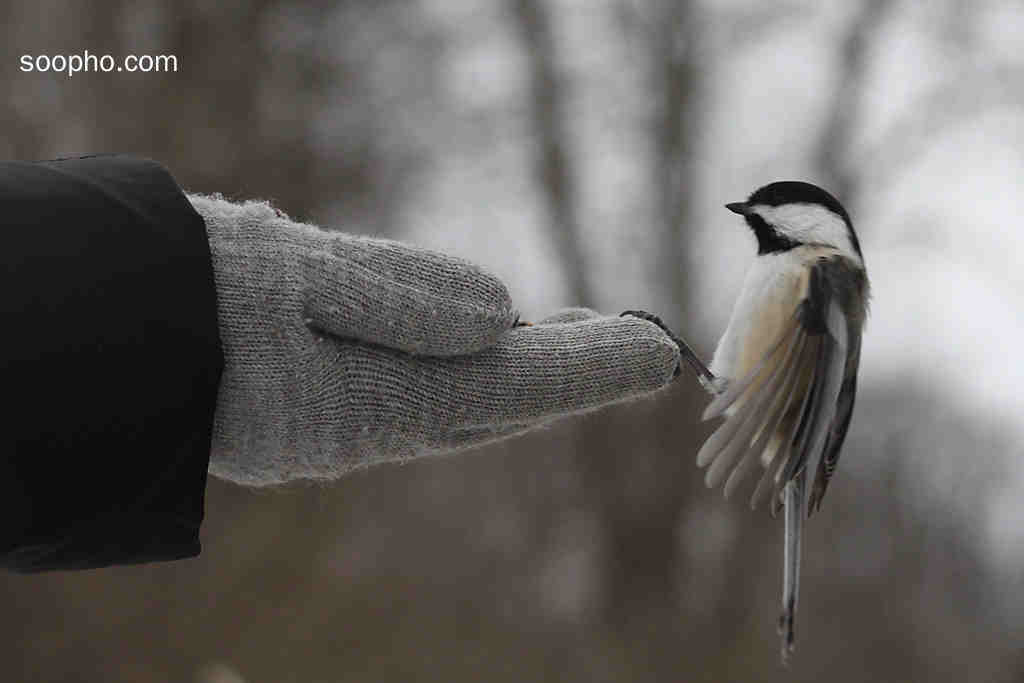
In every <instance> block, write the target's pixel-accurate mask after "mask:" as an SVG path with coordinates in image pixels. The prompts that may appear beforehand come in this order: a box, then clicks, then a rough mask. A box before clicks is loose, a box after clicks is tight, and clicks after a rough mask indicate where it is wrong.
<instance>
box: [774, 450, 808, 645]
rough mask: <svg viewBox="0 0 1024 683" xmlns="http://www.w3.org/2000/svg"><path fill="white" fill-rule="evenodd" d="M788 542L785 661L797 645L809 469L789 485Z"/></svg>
mask: <svg viewBox="0 0 1024 683" xmlns="http://www.w3.org/2000/svg"><path fill="white" fill-rule="evenodd" d="M783 496H784V497H785V507H786V512H785V529H786V530H785V545H784V547H783V566H782V582H783V585H782V614H781V615H780V616H779V635H780V636H781V637H782V661H783V663H785V662H786V661H787V659H788V657H789V655H790V654H791V653H792V652H793V648H794V645H795V634H794V620H795V618H796V603H797V598H798V597H799V593H800V540H801V535H802V534H803V522H804V503H805V501H806V499H807V470H806V469H804V470H803V471H801V472H800V473H799V474H797V476H795V477H793V479H792V480H790V481H789V483H787V484H786V486H785V488H784V490H783Z"/></svg>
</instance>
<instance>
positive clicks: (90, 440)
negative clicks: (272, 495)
mask: <svg viewBox="0 0 1024 683" xmlns="http://www.w3.org/2000/svg"><path fill="white" fill-rule="evenodd" d="M0 321H2V322H0V392H2V396H3V401H2V405H0V566H4V567H6V568H8V569H13V570H16V571H25V572H31V571H43V570H51V569H86V568H93V567H103V566H107V565H113V564H134V563H140V562H152V561H157V560H173V559H179V558H183V557H192V556H195V555H198V554H199V550H200V545H199V524H200V522H201V521H202V518H203V493H204V490H205V486H206V469H207V465H208V461H209V457H210V431H211V427H212V423H213V411H214V407H215V405H216V397H217V387H218V382H219V380H220V373H221V370H222V368H223V354H222V351H221V344H220V338H219V335H218V328H217V311H216V290H215V287H214V279H213V268H212V265H211V261H210V252H209V244H208V243H207V238H206V226H205V225H204V223H203V219H202V218H201V217H200V216H199V214H197V213H196V212H195V210H194V209H193V208H192V205H191V204H190V203H189V201H188V199H187V198H186V197H185V196H184V194H183V193H182V191H181V190H180V189H179V188H178V186H177V184H176V183H175V182H174V179H173V178H172V177H171V175H170V174H169V173H168V172H167V170H166V169H164V168H163V167H162V166H160V165H159V164H157V163H155V162H153V161H149V160H145V159H139V158H134V157H127V156H91V157H84V158H76V159H61V160H55V161H44V162H36V163H28V162H0Z"/></svg>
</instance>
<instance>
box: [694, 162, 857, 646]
mask: <svg viewBox="0 0 1024 683" xmlns="http://www.w3.org/2000/svg"><path fill="white" fill-rule="evenodd" d="M725 207H726V208H727V209H728V210H729V211H732V212H733V213H736V214H739V215H740V216H741V217H742V218H743V220H744V221H745V223H746V225H747V226H748V227H749V228H750V230H751V231H752V232H753V235H754V237H755V238H756V241H757V255H756V257H755V258H754V261H753V264H752V265H751V267H750V268H749V270H748V271H747V274H746V277H745V280H744V282H743V286H742V289H741V291H740V294H739V296H738V298H737V300H736V302H735V305H734V308H733V310H732V315H731V317H730V319H729V322H728V325H727V326H726V329H725V332H724V333H723V335H722V337H721V338H720V340H719V342H718V345H717V347H716V348H715V352H714V356H713V358H712V361H711V366H710V367H706V366H704V365H703V363H702V362H700V361H699V359H698V358H697V357H696V355H695V354H694V353H693V352H692V351H690V350H689V349H684V356H685V357H686V359H687V360H689V361H690V363H691V365H693V366H694V368H695V369H697V372H698V376H699V378H700V380H701V383H702V384H703V385H704V387H705V388H706V389H707V390H708V391H709V392H710V393H711V394H712V396H713V399H712V401H711V403H710V404H709V405H708V406H707V408H706V410H705V411H704V413H703V419H704V420H710V419H715V418H724V421H723V422H722V423H721V424H720V425H718V427H717V428H716V429H715V431H714V432H713V433H712V434H711V436H709V437H708V439H707V440H706V441H705V442H704V444H703V446H702V447H701V448H700V451H699V452H698V454H697V465H698V466H699V467H706V468H707V472H706V476H705V481H706V484H707V485H708V487H716V486H718V485H720V484H722V483H723V482H724V493H725V496H726V497H727V498H728V497H729V496H730V495H731V494H733V493H734V492H735V490H736V489H737V488H738V487H739V486H740V484H741V483H742V482H743V481H744V480H746V479H747V478H748V475H750V474H752V473H754V472H758V471H760V479H759V481H758V483H757V484H756V486H755V487H754V491H753V495H752V496H751V499H750V503H751V507H752V508H756V507H757V506H758V505H759V504H760V503H762V502H764V501H766V500H769V501H770V503H771V507H770V512H771V514H772V516H773V517H775V516H776V515H777V514H778V512H779V511H780V510H782V509H784V550H783V591H782V611H781V615H780V617H779V626H778V628H779V635H780V637H781V646H782V661H783V663H785V662H786V661H787V660H788V657H789V656H790V655H791V654H792V653H793V651H794V646H795V629H794V620H795V614H796V606H797V597H798V593H799V586H800V553H801V536H802V532H803V520H804V519H805V517H810V516H811V515H812V514H813V513H814V512H816V511H817V510H819V509H820V507H821V503H822V499H823V498H824V496H825V492H826V490H827V489H828V485H829V482H830V480H831V479H832V475H833V474H834V473H835V471H836V465H837V464H838V462H839V455H840V452H841V450H842V446H843V441H844V440H845V438H846V433H847V430H848V429H849V426H850V419H851V417H852V415H853V405H854V399H855V396H856V393H857V370H858V367H859V365H860V349H861V335H862V331H863V328H864V324H865V320H866V318H867V313H868V300H869V296H870V286H869V283H868V278H867V271H866V269H865V266H864V256H863V254H862V252H861V248H860V242H859V241H858V239H857V233H856V232H855V231H854V228H853V222H852V220H851V218H850V214H849V213H848V212H847V211H846V209H845V208H844V207H843V205H842V204H841V203H840V202H839V200H837V199H836V198H835V197H834V196H832V195H831V194H830V193H829V192H827V191H826V190H824V189H822V188H820V187H818V186H817V185H814V184H811V183H807V182H802V181H781V182H773V183H770V184H768V185H765V186H763V187H761V188H759V189H757V190H756V191H755V192H754V193H753V194H751V195H750V196H749V197H748V198H747V200H746V201H742V202H734V203H731V204H726V205H725Z"/></svg>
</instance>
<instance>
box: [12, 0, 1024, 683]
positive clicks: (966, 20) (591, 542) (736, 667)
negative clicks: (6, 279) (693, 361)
mask: <svg viewBox="0 0 1024 683" xmlns="http://www.w3.org/2000/svg"><path fill="white" fill-rule="evenodd" d="M0 36H2V40H0V92H2V93H3V94H4V95H5V101H6V102H7V103H8V106H7V107H5V108H3V109H2V110H0V126H2V127H0V130H3V131H4V133H5V134H4V135H3V136H0V157H3V158H14V159H39V158H51V157H56V156H70V155H74V154H79V153H87V152H105V151H119V152H134V153H138V154H143V155H148V156H151V157H153V158H156V159H159V160H161V161H163V162H164V163H165V164H166V165H167V166H168V167H169V168H170V169H171V170H172V171H173V172H174V174H175V175H176V177H177V178H178V179H179V181H180V182H181V183H182V184H183V185H184V186H185V187H186V188H188V189H191V190H195V191H202V192H215V191H219V192H223V193H224V194H226V195H228V196H231V197H238V198H247V197H265V198H269V199H272V200H273V201H275V203H276V204H277V205H278V206H279V207H280V208H281V209H283V210H285V211H286V212H288V213H290V214H292V215H294V216H296V217H300V218H303V219H307V220H311V221H314V222H317V223H319V224H321V225H324V226H326V227H330V228H335V229H339V230H344V231H348V232H353V233H365V234H373V235H380V236H387V237H393V238H396V239H404V240H408V241H411V242H415V243H418V244H421V245H425V246H430V247H433V248H436V249H439V250H442V251H445V252H449V253H453V254H458V255H461V256H464V257H466V258H469V259H472V260H474V261H476V262H478V263H480V264H483V265H485V266H486V267H488V268H490V269H491V270H493V271H495V272H497V273H499V274H500V275H501V276H502V277H503V278H504V280H505V281H506V282H507V283H508V285H509V287H510V289H511V291H512V293H513V297H514V299H515V300H516V302H517V304H518V305H519V307H520V309H521V310H522V312H523V314H524V318H526V319H536V318H540V317H543V316H545V315H547V314H548V313H550V312H552V311H553V310H555V309H557V308H560V307H563V306H570V305H581V304H584V305H589V306H592V307H594V308H597V309H599V310H602V311H604V312H607V313H611V314H615V313H618V312H619V311H621V310H624V309H627V308H643V309H647V310H652V311H656V312H658V313H660V314H661V315H662V316H663V317H664V318H665V320H666V321H667V322H668V323H669V324H670V325H671V326H672V327H673V328H674V329H675V330H677V331H679V332H680V333H681V334H682V335H683V336H684V337H686V338H687V339H688V340H689V341H691V343H693V344H694V345H695V346H696V347H697V348H698V349H699V350H701V351H702V352H703V353H704V354H705V355H710V352H711V350H712V349H713V346H714V342H715V340H716V338H717V335H718V334H719V333H720V332H721V330H722V329H723V328H724V324H725V321H726V319H727V316H728V314H729V311H730V307H731V305H732V301H733V299H734V297H735V296H736V293H737V291H738V289H739V286H740V283H741V281H742V273H743V270H744V269H745V268H746V266H747V265H748V264H749V263H750V261H751V259H752V256H753V253H754V240H753V237H752V236H751V235H750V234H749V231H747V230H746V229H745V228H744V227H743V225H742V224H741V223H740V222H739V221H738V220H737V219H736V217H735V216H734V215H732V214H730V213H728V212H727V211H725V210H724V209H723V208H722V204H724V203H726V202H728V201H737V200H740V199H743V198H745V197H746V195H747V194H749V193H750V192H751V191H752V190H753V189H755V188H756V187H758V186H760V185H763V184H765V183H767V182H770V181H773V180H780V179H805V180H810V181H813V182H816V183H818V184H821V185H823V186H825V187H827V188H829V189H831V190H833V192H834V193H835V194H837V195H838V196H839V197H840V198H841V199H842V200H843V202H844V203H845V205H846V206H847V208H848V209H849V210H850V212H851V213H852V215H853V219H854V223H855V225H856V227H857V229H858V232H859V235H860V238H861V243H862V247H863V250H864V255H865V260H866V262H867V266H868V271H869V275H870V277H871V281H872V285H873V291H874V300H873V303H872V308H871V318H870V320H869V324H868V327H867V331H866V336H865V341H864V354H863V358H862V364H861V385H860V386H861V389H860V395H859V399H858V407H857V411H856V413H855V416H854V422H853V426H852V428H851V431H850V436H849V438H848V441H847V446H846V448H845V451H844V456H843V460H842V462H841V465H840V471H839V475H838V476H837V478H836V480H835V482H834V484H833V486H832V488H831V489H830V495H829V498H828V499H827V500H826V503H825V506H824V508H823V510H822V512H821V513H820V514H819V515H817V516H816V517H815V518H814V520H813V521H812V523H811V524H810V525H809V538H808V539H807V541H806V543H805V551H804V552H805V580H804V593H803V595H802V602H801V605H800V613H799V617H798V623H797V627H798V651H797V656H796V658H795V660H794V662H793V664H792V666H791V667H790V669H789V670H783V669H782V668H780V666H779V664H778V648H777V640H776V636H775V632H774V631H775V629H774V620H775V617H776V611H777V606H776V605H777V601H778V592H779V587H780V585H781V583H780V582H781V576H780V574H781V545H780V544H781V528H780V525H779V524H778V523H776V522H774V521H773V520H770V519H768V518H767V517H766V515H764V514H761V513H758V514H752V513H750V512H749V510H748V509H747V508H746V506H745V505H743V503H742V502H741V501H731V502H729V501H723V500H722V499H721V495H720V493H718V492H715V491H707V490H705V488H704V486H703V484H702V480H701V473H700V472H698V471H696V468H695V467H694V465H693V456H694V454H695V453H696V449H697V447H698V444H699V443H700V441H701V440H702V438H703V437H704V436H706V434H707V433H708V427H707V426H703V425H700V424H698V422H697V415H698V414H699V411H700V408H701V406H702V405H703V402H704V399H703V398H702V397H701V395H700V392H699V390H697V388H696V387H695V386H693V384H694V383H691V382H682V383H680V384H679V385H678V386H675V387H673V388H672V389H671V390H669V391H667V392H665V393H664V394H662V395H660V396H659V397H658V398H657V399H656V400H653V401H641V402H639V403H637V404H634V405H627V406H618V407H615V408H611V409H608V410H605V411H601V412H599V413H597V414H595V415H588V416H585V417H582V418H574V419H570V420H565V421H563V422H561V423H559V424H557V425H554V426H552V427H550V428H548V429H545V430H543V431H541V432H537V433H532V434H529V435H526V436H524V437H521V438H518V439H514V440H510V441H506V442H503V443H501V444H498V445H495V446H490V447H485V448H480V449H478V450H477V451H475V452H474V453H472V454H466V455H461V456H459V457H457V458H445V459H441V460H439V461H418V462H415V463H412V464H409V465H406V466H402V467H387V466H385V467H380V468H378V469H375V470H370V471H367V472H361V473H358V474H356V475H354V476H352V477H350V478H348V479H346V480H343V481H341V482H339V483H338V484H337V485H336V486H333V487H328V488H324V489H320V488H315V489H311V488H306V487H294V488H288V489H287V490H284V491H269V492H267V491H261V492H259V493H254V492H251V491H246V490H243V489H239V488H237V487H233V486H229V485H226V484H224V483H221V482H217V481H211V483H210V486H209V490H208V501H207V522H206V523H205V526H204V529H203V542H204V548H205V549H204V552H203V555H202V557H201V558H199V559H197V560H194V561H187V562H180V563H172V564H167V565H155V566H143V567H133V568H119V569H111V570H103V571H95V572H84V573H74V574H53V575H44V576H37V577H21V576H0V594H2V596H3V597H2V600H3V602H4V604H5V605H7V607H6V609H5V610H3V612H2V616H0V629H2V632H3V633H4V635H5V637H4V638H3V639H2V641H0V642H2V643H3V644H2V645H0V655H2V657H3V661H4V662H5V666H6V668H7V669H8V671H9V675H7V676H5V678H9V679H10V680H40V681H44V680H45V681H56V680H67V681H77V680H83V681H92V680H102V681H144V682H145V681H197V682H201V683H236V682H238V681H253V682H255V681H265V680H268V681H367V680H379V681H387V680H403V681H408V680H487V681H506V680H507V681H521V680H552V681H555V680H558V681H564V680H579V681H622V680H636V681H670V680H672V681H674V680H682V681H698V680H705V681H726V680H776V679H777V680H808V681H811V680H821V679H823V678H825V677H827V678H828V679H829V680H834V681H863V680H879V681H908V680H928V681H941V680H948V681H1017V680H1020V679H1021V677H1022V676H1024V649H1022V646H1021V643H1022V642H1024V627H1022V626H1021V624H1024V590H1022V589H1024V447H1022V444H1024V439H1022V436H1024V426H1022V423H1021V420H1020V416H1021V415H1024V391H1022V390H1021V388H1020V387H1021V386H1022V385H1024V359H1022V358H1021V357H1020V351H1019V349H1020V348H1021V346H1022V345H1024V275H1022V273H1024V269H1022V268H1021V265H1022V262H1024V230H1022V229H1021V228H1020V227H1019V223H1020V218H1019V217H1020V216H1021V215H1024V192H1022V190H1021V187H1022V185H1021V179H1022V178H1024V41H1022V36H1024V5H1021V4H1020V3H1015V2H1009V1H1005V2H1000V1H995V0H992V1H986V0H982V1H978V2H966V1H965V0H940V1H937V2H929V3H917V2H907V1H903V2H898V1H895V0H867V1H866V2H861V3H857V2H839V1H838V0H835V1H833V2H796V1H794V2H778V3H754V2H745V1H741V0H728V1H722V2H712V1H711V0H705V1H704V2H686V1H684V0H678V1H677V0H380V1H378V2H358V1H357V0H344V1H338V2H329V1H327V0H309V1H306V2H299V1H288V0H251V1H245V0H236V1H234V2H214V1H212V0H186V1H185V2H171V1H170V0H132V1H129V0H121V1H114V0H111V1H108V2H91V3H75V4H74V5H72V6H68V3H65V2H62V1H57V0H32V1H31V2H29V1H22V0H15V1H14V2H8V3H5V4H3V5H2V6H0ZM86 49H88V50H89V51H90V52H92V53H101V54H102V53H109V54H112V55H115V56H122V55H125V54H129V53H135V54H174V55H176V56H177V57H178V61H179V71H178V72H177V73H174V74H146V75H142V74H132V75H128V74H77V75H75V76H74V78H68V77H67V76H64V75H59V74H40V73H31V74H25V73H21V72H19V71H18V68H17V65H18V57H19V56H20V55H23V54H33V55H38V54H50V55H54V54H73V53H81V51H83V50H86Z"/></svg>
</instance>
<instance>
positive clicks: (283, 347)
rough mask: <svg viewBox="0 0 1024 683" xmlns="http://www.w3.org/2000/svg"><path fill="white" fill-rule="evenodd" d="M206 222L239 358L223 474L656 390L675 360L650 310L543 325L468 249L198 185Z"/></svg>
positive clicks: (313, 474)
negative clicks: (528, 317) (312, 219)
mask: <svg viewBox="0 0 1024 683" xmlns="http://www.w3.org/2000/svg"><path fill="white" fill-rule="evenodd" d="M189 200H190V201H191V202H192V205H193V206H194V207H195V208H196V210H197V211H198V212H199V213H200V214H201V215H202V216H203V218H204V220H205V221H206V228H207V234H208V237H209V242H210V248H211V254H212V258H213V267H214V276H215V279H216V285H217V298H218V319H219V323H220V332H221V337H222V341H223V345H224V354H225V368H224V375H223V378H222V380H221V387H220V392H219V395H218V404H217V411H216V415H215V419H214V438H213V448H212V453H211V461H210V472H211V473H212V474H214V475H216V476H220V477H223V478H227V479H231V480H233V481H236V482H239V483H244V484H249V485H263V484H274V483H281V482H285V481H289V480H293V479H332V478H336V477H339V476H341V475H342V474H344V473H345V472H347V471H349V470H352V469H354V468H358V467H362V466H366V465H368V464H371V463H376V462H386V461H390V460H397V459H407V458H410V457H414V456H417V455H422V454H425V453H431V452H439V451H443V450H449V449H453V448H459V447H461V446H465V445H469V444H472V443H477V442H480V441H484V440H487V439H491V438H495V437H496V436H502V435H505V434H508V433H513V432H516V431H520V430H522V429H526V428H528V427H530V426H532V425H535V424H537V423H539V422H543V421H545V420H549V419H551V418H553V417H556V416H558V415H562V414H566V413H571V412H575V411H579V410H583V409H587V408H592V407H596V406H599V405H602V404H605V403H609V402H612V401H616V400H621V399H623V398H627V397H631V396H636V395H639V394H643V393H647V392H650V391H652V390H654V389H657V388H659V387H661V386H663V385H665V384H666V383H668V382H669V381H670V380H671V378H672V375H673V372H674V371H675V370H676V368H677V366H678V363H679V352H678V349H677V347H676V346H675V344H674V343H673V342H672V340H671V339H670V338H669V337H668V336H667V335H666V334H665V333H664V332H662V330H661V329H659V328H658V327H657V326H656V325H653V324H651V323H649V322H647V321H644V320H640V319H637V318H632V317H624V318H619V317H614V318H609V317H602V316H599V315H597V314H596V313H594V312H593V311H588V310H586V309H572V310H569V311H565V312H562V313H560V314H558V315H556V316H554V317H552V318H550V319H548V320H545V321H542V322H541V323H539V324H537V325H533V326H514V324H515V322H516V320H517V314H516V311H515V310H514V308H513V307H512V305H511V302H510V300H509V295H508V291H507V289H506V288H505V286H504V285H503V284H502V283H501V282H500V281H499V280H497V279H496V278H495V277H494V276H492V275H490V274H488V273H487V272H485V271H484V270H482V269H480V268H479V267H477V266H474V265H472V264H470V263H467V262H465V261H462V260H459V259H456V258H452V257H449V256H444V255H442V254H437V253H434V252H430V251H426V250H422V249H418V248H415V247H412V246H408V245H405V244H401V243H397V242H391V241H386V240H378V239H369V238H363V237H352V236H349V235H345V234H342V233H337V232H327V231H323V230H320V229H318V228H316V227H314V226H310V225H304V224H301V223H297V222H293V221H291V220H290V219H288V218H287V217H286V216H284V215H282V214H280V213H279V212H277V211H275V210H274V209H273V208H271V207H270V206H269V205H268V204H266V203H264V202H246V203H241V204H238V203H233V202H229V201H226V200H224V199H222V198H220V197H216V196H201V195H190V196H189Z"/></svg>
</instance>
